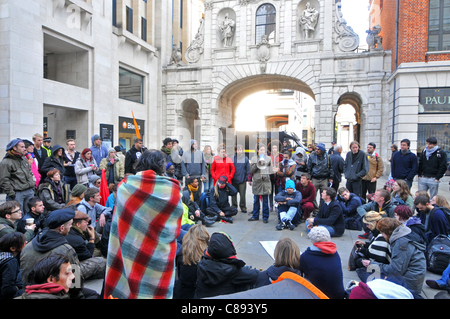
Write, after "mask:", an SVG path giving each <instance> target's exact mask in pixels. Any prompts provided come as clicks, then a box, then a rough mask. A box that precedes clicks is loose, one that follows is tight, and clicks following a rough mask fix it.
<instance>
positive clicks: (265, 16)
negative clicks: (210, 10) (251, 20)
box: [255, 0, 450, 43]
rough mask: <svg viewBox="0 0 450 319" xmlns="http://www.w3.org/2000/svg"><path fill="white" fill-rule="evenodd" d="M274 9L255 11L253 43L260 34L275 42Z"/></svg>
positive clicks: (267, 7)
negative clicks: (254, 36)
mask: <svg viewBox="0 0 450 319" xmlns="http://www.w3.org/2000/svg"><path fill="white" fill-rule="evenodd" d="M449 1H450V0H449ZM275 26H276V10H275V7H274V6H273V5H271V4H268V3H266V4H263V5H262V6H260V7H259V8H258V10H257V11H256V38H255V43H259V42H260V41H261V36H262V35H267V36H268V37H269V42H271V43H273V42H275Z"/></svg>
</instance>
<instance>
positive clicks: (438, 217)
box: [414, 195, 450, 242]
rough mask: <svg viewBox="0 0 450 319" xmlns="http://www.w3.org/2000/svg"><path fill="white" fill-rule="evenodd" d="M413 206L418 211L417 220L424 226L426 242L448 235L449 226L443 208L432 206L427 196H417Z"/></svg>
mask: <svg viewBox="0 0 450 319" xmlns="http://www.w3.org/2000/svg"><path fill="white" fill-rule="evenodd" d="M414 205H415V206H416V207H417V209H418V210H419V211H420V215H419V218H420V220H421V221H422V224H423V225H424V226H425V234H426V236H427V239H428V242H430V241H431V240H432V239H434V238H435V237H436V236H437V235H440V234H442V235H446V236H447V235H448V234H449V230H450V224H449V220H448V219H447V216H446V214H445V212H444V211H443V208H440V207H437V206H436V207H435V206H433V205H432V204H431V202H430V197H429V196H428V195H427V196H424V195H421V196H417V197H416V199H415V200H414Z"/></svg>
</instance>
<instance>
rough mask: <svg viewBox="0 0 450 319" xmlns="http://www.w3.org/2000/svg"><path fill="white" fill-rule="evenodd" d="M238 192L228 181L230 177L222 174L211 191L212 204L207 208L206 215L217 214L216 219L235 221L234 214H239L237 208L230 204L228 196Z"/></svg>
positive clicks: (210, 199)
mask: <svg viewBox="0 0 450 319" xmlns="http://www.w3.org/2000/svg"><path fill="white" fill-rule="evenodd" d="M236 194H237V190H236V188H234V187H233V185H231V184H230V183H228V178H227V177H226V176H225V175H222V176H220V177H219V179H218V180H217V183H216V185H215V186H214V187H213V188H211V190H210V191H209V203H210V204H209V207H208V208H206V212H205V213H206V215H208V216H216V218H217V219H216V220H224V221H225V222H227V223H233V216H234V215H236V214H237V208H236V207H233V206H230V203H229V199H228V196H234V195H236Z"/></svg>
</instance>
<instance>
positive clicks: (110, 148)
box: [108, 147, 116, 155]
mask: <svg viewBox="0 0 450 319" xmlns="http://www.w3.org/2000/svg"><path fill="white" fill-rule="evenodd" d="M111 152H114V153H115V152H116V150H115V149H114V148H112V147H109V148H108V155H109V153H111Z"/></svg>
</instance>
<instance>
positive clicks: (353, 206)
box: [338, 193, 362, 217]
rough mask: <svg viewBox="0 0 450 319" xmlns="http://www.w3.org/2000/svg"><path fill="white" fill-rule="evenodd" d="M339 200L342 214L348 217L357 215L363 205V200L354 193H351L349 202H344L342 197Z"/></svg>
mask: <svg viewBox="0 0 450 319" xmlns="http://www.w3.org/2000/svg"><path fill="white" fill-rule="evenodd" d="M338 199H339V205H341V208H342V212H343V213H344V215H345V216H346V217H351V216H354V215H356V213H357V209H358V207H359V206H361V205H362V202H361V198H360V197H359V196H357V195H355V194H353V193H350V199H349V200H348V201H345V200H343V199H342V197H341V196H340V195H339V196H338Z"/></svg>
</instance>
